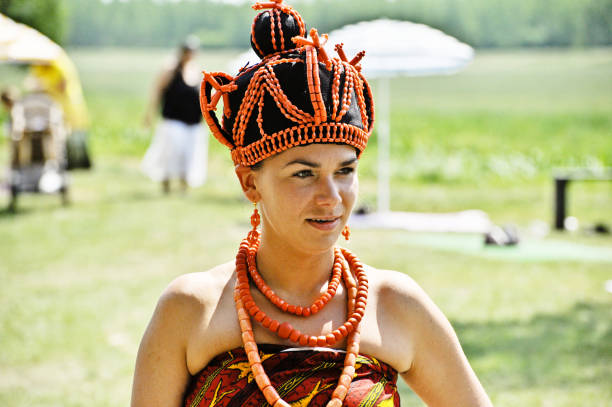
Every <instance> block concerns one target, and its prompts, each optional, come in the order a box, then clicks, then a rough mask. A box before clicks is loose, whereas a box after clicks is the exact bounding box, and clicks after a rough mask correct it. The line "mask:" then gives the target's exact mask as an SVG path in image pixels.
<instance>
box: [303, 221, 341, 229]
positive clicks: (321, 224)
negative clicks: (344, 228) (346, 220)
mask: <svg viewBox="0 0 612 407" xmlns="http://www.w3.org/2000/svg"><path fill="white" fill-rule="evenodd" d="M306 222H308V224H309V225H311V226H312V227H314V228H316V229H319V230H326V231H327V230H333V229H335V228H336V227H337V226H338V225H339V224H340V218H312V219H306Z"/></svg>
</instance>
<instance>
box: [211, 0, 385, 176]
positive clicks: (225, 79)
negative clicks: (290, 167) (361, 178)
mask: <svg viewBox="0 0 612 407" xmlns="http://www.w3.org/2000/svg"><path fill="white" fill-rule="evenodd" d="M253 8H254V9H256V10H263V11H261V12H260V13H259V14H258V15H257V16H256V17H255V20H254V21H253V25H252V27H251V46H252V48H253V50H254V51H255V53H256V54H257V55H258V56H259V57H260V58H262V60H261V61H260V62H259V63H257V64H255V65H252V66H248V67H245V68H243V69H241V70H240V72H239V73H238V75H236V76H235V77H233V76H231V75H229V74H226V73H223V72H204V79H203V81H202V85H201V90H200V107H201V109H202V114H203V116H204V118H205V120H206V122H207V124H208V126H209V127H210V129H211V131H212V133H213V135H214V136H215V137H216V138H217V139H218V140H219V141H220V142H221V143H223V144H224V145H226V146H227V147H229V148H230V150H231V154H232V159H233V161H234V163H235V164H243V165H253V164H256V163H257V162H259V161H261V160H263V159H265V158H267V157H269V156H271V155H274V154H276V153H279V152H281V151H284V150H286V149H288V148H291V147H294V146H299V145H305V144H311V143H342V144H348V145H351V146H354V147H355V148H356V149H357V150H358V154H361V152H363V150H364V149H365V147H366V144H367V141H368V138H369V136H370V134H371V132H372V127H373V122H374V106H373V100H372V92H371V89H370V86H369V84H368V82H367V81H366V79H365V77H364V76H363V75H362V73H361V69H360V66H359V61H360V60H361V58H362V57H363V55H364V54H365V53H364V52H361V53H359V54H358V55H357V56H355V57H354V58H353V59H352V60H350V61H349V60H348V59H347V57H346V55H345V54H344V52H343V50H342V44H337V45H336V52H337V54H338V57H336V58H331V57H330V56H328V54H327V52H326V51H325V48H324V45H325V43H326V42H327V35H321V36H320V35H319V34H318V32H317V30H316V29H314V28H313V29H311V30H310V32H309V33H308V34H309V36H307V32H306V26H305V24H304V21H303V20H302V17H301V16H300V15H299V14H298V12H297V11H295V10H294V9H293V8H291V7H290V6H288V5H286V4H284V3H283V2H282V0H274V1H271V2H267V3H256V4H255V5H254V6H253ZM221 99H223V105H224V107H223V113H222V119H221V121H220V120H219V118H218V117H217V114H216V107H217V104H218V102H219V101H220V100H221Z"/></svg>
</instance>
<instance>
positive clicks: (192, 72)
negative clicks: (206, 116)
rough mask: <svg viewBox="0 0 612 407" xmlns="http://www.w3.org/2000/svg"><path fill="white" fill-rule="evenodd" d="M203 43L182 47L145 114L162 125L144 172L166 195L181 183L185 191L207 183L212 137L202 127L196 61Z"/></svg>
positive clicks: (193, 40) (192, 42)
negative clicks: (158, 115)
mask: <svg viewBox="0 0 612 407" xmlns="http://www.w3.org/2000/svg"><path fill="white" fill-rule="evenodd" d="M198 47H199V40H198V39H197V38H196V37H194V36H190V37H188V38H187V39H186V40H185V42H183V44H182V45H181V47H180V50H179V54H178V58H177V60H176V61H175V62H174V63H173V64H172V65H171V66H169V67H168V68H167V69H165V70H164V71H163V72H162V73H161V75H160V76H159V77H158V78H157V81H156V82H155V85H154V89H153V92H152V93H151V98H150V100H149V104H148V107H147V110H146V113H145V117H144V123H145V126H147V127H149V126H151V124H152V123H153V119H154V116H155V114H156V112H157V111H160V112H161V116H162V120H161V121H160V122H159V123H158V125H157V127H156V130H155V134H154V136H153V140H152V142H151V145H150V146H149V148H148V150H147V152H146V154H145V156H144V158H143V160H142V165H141V168H142V170H143V172H144V173H145V174H146V175H147V176H149V177H150V178H151V179H152V180H154V181H157V182H161V183H162V189H163V192H164V193H169V192H170V182H171V180H173V179H178V181H179V182H180V187H181V189H182V190H183V191H185V190H186V189H187V186H190V187H197V186H200V185H202V184H203V183H204V181H205V180H206V165H207V150H208V136H207V133H206V132H205V130H204V127H203V126H202V124H201V121H202V114H201V112H200V105H199V83H200V80H201V74H200V72H199V70H198V69H197V68H196V67H195V65H194V63H193V59H194V56H195V53H196V51H197V49H198Z"/></svg>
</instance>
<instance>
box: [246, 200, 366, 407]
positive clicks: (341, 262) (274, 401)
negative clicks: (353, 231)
mask: <svg viewBox="0 0 612 407" xmlns="http://www.w3.org/2000/svg"><path fill="white" fill-rule="evenodd" d="M251 223H252V224H253V230H251V231H250V232H249V235H248V236H247V238H245V239H244V240H243V241H242V243H241V244H240V248H239V249H238V254H237V255H236V275H237V279H236V287H235V289H234V301H235V302H236V311H237V313H238V321H239V323H240V330H241V332H242V342H243V344H244V350H245V353H246V355H247V358H248V360H249V365H250V367H251V371H252V373H253V377H254V379H255V382H256V383H257V386H258V387H259V389H260V390H261V392H262V393H263V395H264V397H265V398H266V401H267V402H268V403H269V404H270V405H271V406H276V407H280V406H289V404H288V403H287V402H285V401H284V400H283V399H281V398H280V396H279V394H278V392H277V391H276V389H275V388H274V386H273V385H272V384H271V382H270V379H269V378H268V376H267V375H266V372H265V371H264V368H263V366H262V363H261V358H260V356H259V350H258V348H257V343H256V342H255V337H254V335H253V326H252V325H251V317H252V318H253V319H254V320H255V321H257V322H258V323H260V324H261V325H262V326H263V327H265V328H267V329H268V330H270V331H271V332H273V333H275V334H276V335H278V337H279V338H281V339H288V340H290V341H292V342H294V343H297V344H299V345H301V346H310V347H315V346H319V347H326V346H327V347H329V346H334V345H335V344H336V343H338V342H340V341H342V340H343V339H344V338H347V347H346V356H345V359H344V367H343V369H342V373H341V375H340V378H339V379H338V386H337V387H336V389H335V390H334V392H333V393H332V398H331V400H330V401H329V402H328V403H327V406H328V407H340V406H342V403H343V401H344V398H345V397H346V394H347V392H348V389H349V386H350V384H351V381H352V380H353V376H354V375H355V361H356V358H357V355H358V354H359V340H360V337H359V331H360V329H359V322H360V321H361V319H362V318H363V315H364V312H365V307H366V303H367V297H368V280H367V278H366V274H365V271H364V269H363V265H362V264H361V262H360V261H359V259H357V257H356V256H355V255H353V253H351V252H350V251H348V250H346V249H339V248H335V249H334V265H333V268H332V274H331V280H330V282H329V284H328V287H327V290H326V292H325V293H323V294H322V295H321V296H320V297H319V298H318V299H317V300H315V301H314V303H313V304H312V305H310V306H309V307H301V306H295V305H292V304H289V303H288V302H286V301H284V300H283V299H282V298H280V297H279V296H278V295H277V294H276V293H275V292H274V291H273V290H272V289H271V288H270V287H269V286H268V285H267V284H266V283H265V281H264V280H263V278H262V277H261V275H260V274H259V272H258V271H257V262H256V255H257V250H258V249H259V244H260V237H259V232H258V231H257V229H256V228H257V225H258V224H259V214H258V213H257V209H255V213H254V214H253V217H252V221H251ZM353 273H354V274H355V276H356V277H357V281H355V278H354V277H353ZM249 276H250V277H251V280H252V281H253V283H254V284H255V286H256V287H257V289H258V290H259V291H260V292H261V293H262V294H263V295H264V296H265V297H266V298H267V299H268V300H269V301H270V302H271V303H272V304H274V305H275V306H276V307H277V308H278V309H280V310H281V311H283V312H286V313H290V314H293V315H296V316H301V317H309V316H311V315H313V314H316V313H317V312H319V311H320V310H321V309H323V308H324V307H325V305H327V303H328V302H329V301H330V300H331V299H332V298H333V297H334V295H335V294H336V291H337V289H338V286H339V285H340V283H341V281H342V282H344V286H345V288H346V291H347V296H348V304H347V316H348V318H347V320H346V322H344V323H343V324H342V325H340V326H339V327H338V328H336V329H334V330H333V331H332V332H330V333H328V334H327V335H319V336H316V335H308V334H305V333H302V332H300V331H299V330H298V329H296V328H293V327H292V326H291V324H289V323H288V322H279V321H277V320H275V319H272V318H270V317H269V316H268V315H267V314H266V313H265V312H264V311H263V310H261V309H260V308H259V307H258V306H257V304H256V303H255V301H254V300H253V297H252V295H251V288H250V282H249Z"/></svg>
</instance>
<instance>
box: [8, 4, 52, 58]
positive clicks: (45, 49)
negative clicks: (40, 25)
mask: <svg viewBox="0 0 612 407" xmlns="http://www.w3.org/2000/svg"><path fill="white" fill-rule="evenodd" d="M62 53H63V50H62V48H61V47H60V46H59V45H57V44H56V43H54V42H53V41H51V40H50V39H49V38H47V37H46V36H44V35H43V34H41V33H39V32H38V31H36V30H35V29H33V28H31V27H28V26H27V25H24V24H20V23H16V22H15V21H13V20H11V19H10V18H8V17H6V16H4V15H2V14H0V62H16V63H28V64H29V63H49V62H51V61H53V60H55V59H57V58H58V57H59V56H60V54H62Z"/></svg>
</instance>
